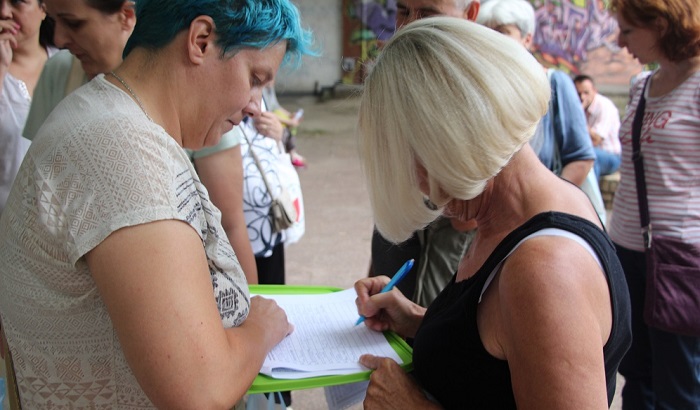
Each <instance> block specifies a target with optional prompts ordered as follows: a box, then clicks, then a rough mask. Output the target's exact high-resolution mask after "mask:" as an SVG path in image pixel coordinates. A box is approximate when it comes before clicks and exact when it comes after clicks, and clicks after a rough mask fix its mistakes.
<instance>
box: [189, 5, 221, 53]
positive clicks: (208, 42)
mask: <svg viewBox="0 0 700 410" xmlns="http://www.w3.org/2000/svg"><path fill="white" fill-rule="evenodd" d="M214 40H215V36H214V20H213V19H212V18H211V17H209V16H198V17H196V18H195V19H194V20H192V23H191V24H190V31H189V34H188V36H187V47H188V51H189V58H190V61H191V62H193V63H195V64H201V63H202V62H203V61H204V58H205V57H206V55H207V54H208V52H209V51H210V50H213V48H214Z"/></svg>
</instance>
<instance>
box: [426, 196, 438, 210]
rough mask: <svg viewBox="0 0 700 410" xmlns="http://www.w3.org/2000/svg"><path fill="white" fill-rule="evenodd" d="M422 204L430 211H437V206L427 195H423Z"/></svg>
mask: <svg viewBox="0 0 700 410" xmlns="http://www.w3.org/2000/svg"><path fill="white" fill-rule="evenodd" d="M423 205H425V207H426V208H428V209H430V210H431V211H437V209H438V206H437V205H435V202H433V201H431V200H430V198H428V197H427V196H424V197H423Z"/></svg>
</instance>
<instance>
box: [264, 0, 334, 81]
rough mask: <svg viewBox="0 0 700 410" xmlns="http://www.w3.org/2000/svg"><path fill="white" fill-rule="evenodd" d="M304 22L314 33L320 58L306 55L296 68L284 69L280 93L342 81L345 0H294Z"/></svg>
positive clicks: (282, 70)
mask: <svg viewBox="0 0 700 410" xmlns="http://www.w3.org/2000/svg"><path fill="white" fill-rule="evenodd" d="M294 3H295V4H296V5H297V7H298V8H299V11H300V12H301V18H302V22H303V24H304V25H305V26H306V27H308V28H310V29H311V30H312V31H313V33H314V38H315V40H316V45H317V48H318V50H319V51H320V53H321V55H320V56H319V57H304V60H303V62H302V65H301V66H300V67H299V68H297V69H295V70H289V69H286V68H284V67H283V68H282V69H280V72H279V73H278V75H277V93H279V94H285V93H293V94H297V93H304V94H306V93H308V94H310V93H312V92H314V87H315V84H316V83H318V85H319V86H320V87H327V86H332V85H333V84H335V83H336V82H338V81H339V80H340V74H341V70H340V61H341V53H342V41H343V40H342V38H341V37H342V35H343V24H342V21H343V17H342V6H341V0H294Z"/></svg>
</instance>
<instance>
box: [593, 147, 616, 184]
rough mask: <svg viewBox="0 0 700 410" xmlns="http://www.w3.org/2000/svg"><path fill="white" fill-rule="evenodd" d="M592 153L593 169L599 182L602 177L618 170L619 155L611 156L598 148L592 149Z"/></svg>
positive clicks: (611, 154) (610, 153)
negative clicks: (593, 155)
mask: <svg viewBox="0 0 700 410" xmlns="http://www.w3.org/2000/svg"><path fill="white" fill-rule="evenodd" d="M593 151H595V162H594V163H593V169H594V170H595V176H596V178H598V179H599V180H600V177H602V176H603V175H610V174H612V173H613V172H615V171H617V169H618V168H620V154H613V153H612V152H608V151H606V150H604V149H601V148H598V147H593Z"/></svg>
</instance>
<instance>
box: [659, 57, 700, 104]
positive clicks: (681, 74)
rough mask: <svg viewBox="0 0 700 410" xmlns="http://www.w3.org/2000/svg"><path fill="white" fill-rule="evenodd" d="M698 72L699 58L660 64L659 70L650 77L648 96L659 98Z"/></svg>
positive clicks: (699, 66) (699, 69)
mask: <svg viewBox="0 0 700 410" xmlns="http://www.w3.org/2000/svg"><path fill="white" fill-rule="evenodd" d="M698 71H700V56H695V57H692V58H689V59H687V60H683V61H678V62H673V61H663V62H660V63H659V69H658V70H657V71H656V73H654V76H653V77H652V82H651V86H650V88H649V96H651V97H659V96H662V95H664V94H667V93H669V92H670V91H672V90H674V89H675V88H676V87H678V86H679V85H681V84H683V82H685V80H687V79H688V78H690V77H691V76H692V75H693V74H695V73H697V72H698Z"/></svg>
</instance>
